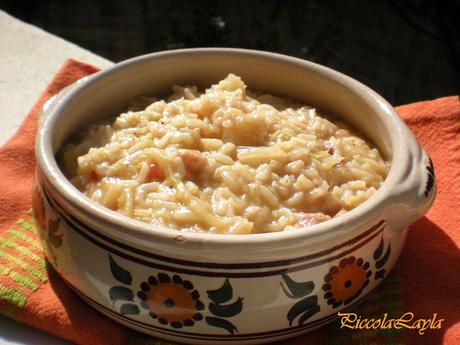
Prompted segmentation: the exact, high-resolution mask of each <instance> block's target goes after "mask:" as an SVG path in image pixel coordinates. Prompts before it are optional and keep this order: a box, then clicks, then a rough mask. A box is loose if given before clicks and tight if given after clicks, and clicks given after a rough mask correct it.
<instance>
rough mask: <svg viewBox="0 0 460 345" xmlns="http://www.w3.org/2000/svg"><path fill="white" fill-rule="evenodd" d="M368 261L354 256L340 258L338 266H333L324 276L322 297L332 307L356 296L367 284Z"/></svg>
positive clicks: (369, 273) (368, 273)
mask: <svg viewBox="0 0 460 345" xmlns="http://www.w3.org/2000/svg"><path fill="white" fill-rule="evenodd" d="M371 275H372V272H371V271H370V270H369V263H368V262H366V263H364V261H363V259H361V258H359V259H358V260H356V259H355V257H354V256H351V257H349V258H345V259H342V260H341V261H340V263H339V265H338V266H333V267H331V269H330V270H329V273H328V274H326V276H325V277H324V282H325V284H324V285H323V290H324V291H325V294H324V298H325V299H326V300H327V303H328V304H331V305H332V307H333V308H337V307H339V306H341V305H342V304H344V305H346V304H349V303H350V302H351V301H353V300H354V299H355V298H356V297H358V296H359V295H360V294H361V292H362V291H363V290H364V288H365V287H366V286H367V285H368V284H369V277H370V276H371Z"/></svg>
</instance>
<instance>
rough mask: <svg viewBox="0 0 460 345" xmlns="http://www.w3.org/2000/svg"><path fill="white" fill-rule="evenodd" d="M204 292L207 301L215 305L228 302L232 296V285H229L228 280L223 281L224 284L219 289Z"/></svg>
mask: <svg viewBox="0 0 460 345" xmlns="http://www.w3.org/2000/svg"><path fill="white" fill-rule="evenodd" d="M206 292H207V294H208V297H209V299H210V300H211V301H213V302H214V303H217V304H219V303H225V302H228V301H230V300H231V298H232V296H233V289H232V285H231V284H230V281H229V280H228V279H225V282H224V283H223V284H222V286H221V287H220V288H218V289H216V290H208V291H206Z"/></svg>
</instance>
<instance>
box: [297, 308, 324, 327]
mask: <svg viewBox="0 0 460 345" xmlns="http://www.w3.org/2000/svg"><path fill="white" fill-rule="evenodd" d="M319 311H320V307H319V305H318V304H317V305H315V306H313V307H311V308H310V309H308V310H307V311H306V312H305V313H303V315H302V316H301V317H300V318H299V325H300V326H301V325H303V324H304V323H305V321H307V320H308V319H309V318H311V317H312V316H313V315H315V314H316V313H319Z"/></svg>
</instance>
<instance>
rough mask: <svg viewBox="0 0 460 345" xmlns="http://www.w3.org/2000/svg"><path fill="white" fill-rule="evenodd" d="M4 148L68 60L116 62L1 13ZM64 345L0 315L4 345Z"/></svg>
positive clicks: (0, 337) (0, 134) (1, 134)
mask: <svg viewBox="0 0 460 345" xmlns="http://www.w3.org/2000/svg"><path fill="white" fill-rule="evenodd" d="M0 51H1V54H0V66H1V68H0V90H1V91H0V104H1V105H2V108H1V112H0V125H1V129H2V130H1V131H0V145H3V144H4V143H5V142H6V141H7V140H8V139H9V138H10V137H11V136H12V135H13V134H14V133H15V132H16V130H17V128H18V127H19V125H20V124H21V122H22V121H23V120H24V117H25V116H26V115H27V113H28V112H29V110H30V109H31V108H32V106H33V104H34V103H35V102H36V101H37V99H38V97H39V96H40V93H41V92H42V91H43V89H44V88H45V87H46V85H47V84H48V82H49V81H50V80H51V78H52V77H53V75H54V74H55V73H56V71H57V70H58V69H59V67H60V66H61V65H62V64H63V62H64V61H65V60H66V59H69V58H73V59H76V60H80V61H83V62H87V63H90V64H92V65H94V66H97V67H99V68H105V67H108V66H110V65H111V64H112V62H110V61H108V60H106V59H104V58H102V57H100V56H97V55H95V54H93V53H91V52H89V51H87V50H85V49H83V48H81V47H78V46H76V45H75V44H72V43H70V42H67V41H65V40H63V39H61V38H59V37H56V36H54V35H50V34H49V33H46V32H44V31H43V30H41V29H39V28H37V27H34V26H32V25H29V24H26V23H24V22H21V21H19V20H17V19H15V18H13V17H11V16H10V15H8V14H7V13H5V12H3V11H0ZM13 344H14V345H19V344H21V345H41V344H43V345H44V344H46V345H64V344H69V343H68V342H66V341H63V340H61V339H58V338H56V337H53V336H50V335H48V334H45V333H44V332H41V331H39V330H35V329H33V328H31V327H28V326H26V325H22V324H19V323H17V322H14V321H12V320H9V319H6V318H4V317H1V316H0V345H13Z"/></svg>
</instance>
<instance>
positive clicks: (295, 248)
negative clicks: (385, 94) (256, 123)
mask: <svg viewBox="0 0 460 345" xmlns="http://www.w3.org/2000/svg"><path fill="white" fill-rule="evenodd" d="M229 72H232V73H235V74H237V75H240V76H242V77H243V79H244V80H245V81H246V82H247V84H248V85H249V88H251V89H253V90H260V91H265V92H268V93H271V94H274V95H284V96H288V97H291V98H293V99H296V100H298V101H301V102H304V103H306V104H309V105H312V106H315V107H317V108H319V109H321V110H323V111H325V112H327V113H331V114H334V115H335V116H337V117H340V118H343V119H344V120H346V121H348V122H349V123H351V124H352V125H353V126H355V127H356V128H358V129H359V130H360V131H361V132H362V133H364V135H365V136H367V138H368V139H370V140H371V141H372V142H373V143H374V144H375V145H376V146H377V147H378V148H379V149H380V150H381V152H382V153H383V155H384V156H385V157H386V159H388V160H389V161H391V169H390V172H389V175H388V177H387V179H386V180H385V182H384V183H383V185H382V187H381V188H380V189H379V190H378V192H377V193H376V194H375V195H374V196H373V197H372V198H370V199H369V200H368V201H366V202H364V203H363V204H361V205H360V206H358V207H356V208H355V209H353V210H351V211H350V212H348V213H346V214H345V215H342V216H339V217H337V218H334V219H332V220H329V221H327V222H324V223H320V224H317V225H313V226H311V227H310V228H308V229H306V230H305V231H289V232H278V233H267V234H254V235H216V234H197V233H182V232H180V231H177V230H172V229H167V228H159V227H156V226H152V225H149V224H145V223H141V222H139V221H136V220H132V219H129V218H126V217H124V216H122V215H120V214H118V213H116V212H113V211H111V210H108V209H106V208H104V207H102V206H100V205H98V204H96V203H94V202H92V201H90V200H89V199H88V198H87V197H85V196H84V195H83V194H82V193H80V192H79V191H78V190H77V189H76V188H74V187H73V186H72V184H71V183H70V182H69V181H68V180H67V179H66V177H65V176H64V175H63V173H62V172H61V170H60V168H59V166H58V164H57V162H56V158H55V155H56V152H57V151H58V149H59V148H60V147H61V145H62V144H63V143H64V142H65V141H66V140H67V139H68V138H69V136H70V135H71V134H72V133H74V132H75V131H76V130H78V129H79V128H82V127H84V126H86V125H88V124H90V123H93V122H96V121H98V120H101V119H102V118H104V117H106V116H108V115H113V114H117V113H118V112H120V111H121V110H122V109H123V108H124V107H125V105H126V104H127V102H128V100H130V99H131V98H133V97H134V96H137V95H160V96H161V95H165V94H166V93H167V91H169V90H170V88H171V86H172V85H173V84H193V85H199V86H201V87H206V86H209V85H211V84H212V83H214V82H216V81H218V80H220V79H222V78H223V77H225V76H226V75H227V74H228V73H229ZM51 103H52V104H51V106H50V103H48V105H47V107H46V109H45V110H44V112H45V118H44V119H43V121H42V123H41V126H40V129H39V132H38V137H37V142H36V158H37V173H36V180H35V186H34V191H33V200H34V202H33V210H34V214H35V216H36V219H37V223H38V225H39V227H40V233H41V239H42V243H43V247H44V249H45V252H46V256H47V258H48V260H49V262H50V263H51V264H52V266H53V267H54V268H55V270H56V271H57V272H58V273H59V274H60V276H61V277H62V278H63V279H64V281H65V282H66V283H67V284H68V285H69V286H70V287H71V288H72V289H73V290H75V292H76V293H77V294H78V295H80V296H81V297H82V298H83V299H84V300H85V301H86V302H88V303H89V304H90V305H92V306H93V307H94V308H95V309H97V310H98V311H100V312H102V313H104V314H105V315H107V316H108V317H110V318H112V319H114V320H115V321H117V322H119V323H122V324H123V325H126V326H128V327H131V328H134V329H136V330H138V331H141V332H144V333H147V334H151V335H154V336H158V337H160V338H164V339H169V340H174V341H178V342H182V343H196V344H220V343H222V344H229V343H232V344H233V343H234V344H256V343H265V342H269V341H275V340H282V339H286V338H290V337H294V336H297V335H299V334H302V333H305V332H308V331H310V330H312V329H315V328H317V327H320V326H322V325H324V324H326V323H328V322H330V321H332V320H334V319H335V318H336V317H337V312H338V311H342V310H343V309H350V308H353V307H354V306H356V305H357V303H359V301H360V300H361V299H362V298H363V297H364V296H365V295H366V294H368V293H369V292H370V291H372V290H373V289H374V288H375V287H376V286H377V285H378V284H379V283H380V282H381V281H382V280H383V279H384V278H385V277H386V276H387V275H388V273H389V272H390V270H391V269H392V267H393V266H394V265H395V262H396V260H397V259H398V257H399V255H400V253H401V251H402V249H403V246H404V242H405V239H406V236H407V229H408V226H409V225H411V224H412V223H414V222H415V221H417V220H418V219H419V218H420V217H421V216H423V214H425V213H426V212H427V210H428V209H429V207H430V206H431V204H432V202H433V199H434V195H435V188H436V187H435V181H434V172H433V165H432V163H431V161H430V158H429V157H428V155H427V154H426V152H425V151H423V149H422V148H421V147H420V145H419V144H418V143H417V141H416V139H415V137H414V135H413V134H412V133H411V132H410V130H409V129H408V128H407V127H406V125H405V124H404V123H403V122H402V121H401V119H400V118H399V116H398V115H397V113H396V112H395V110H394V109H393V108H392V107H391V106H390V105H389V104H388V103H387V102H386V101H385V100H384V99H383V98H382V97H380V96H379V95H378V94H376V93H375V92H374V91H372V90H370V89H369V88H368V87H366V86H364V85H363V84H361V83H359V82H357V81H356V80H353V79H351V78H349V77H347V76H345V75H343V74H341V73H338V72H336V71H333V70H331V69H329V68H326V67H323V66H320V65H317V64H315V63H312V62H308V61H305V60H300V59H296V58H292V57H288V56H284V55H278V54H273V53H268V52H261V51H251V50H241V49H223V48H222V49H221V48H218V49H190V50H176V51H168V52H160V53H155V54H149V55H144V56H140V57H137V58H134V59H131V60H128V61H125V62H122V63H119V64H116V65H115V66H113V67H111V68H109V69H106V70H104V71H102V72H99V73H97V74H96V75H94V76H91V77H89V78H86V79H85V80H83V81H80V82H79V83H77V84H76V85H74V86H72V87H71V89H70V90H67V94H66V95H65V96H58V97H56V98H54V99H53V101H52V102H51Z"/></svg>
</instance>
